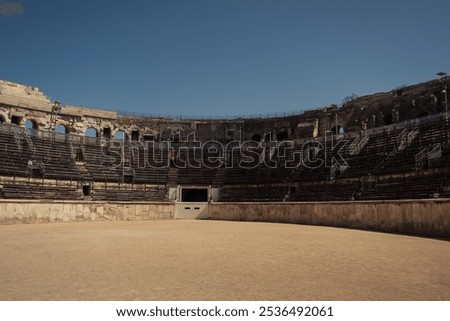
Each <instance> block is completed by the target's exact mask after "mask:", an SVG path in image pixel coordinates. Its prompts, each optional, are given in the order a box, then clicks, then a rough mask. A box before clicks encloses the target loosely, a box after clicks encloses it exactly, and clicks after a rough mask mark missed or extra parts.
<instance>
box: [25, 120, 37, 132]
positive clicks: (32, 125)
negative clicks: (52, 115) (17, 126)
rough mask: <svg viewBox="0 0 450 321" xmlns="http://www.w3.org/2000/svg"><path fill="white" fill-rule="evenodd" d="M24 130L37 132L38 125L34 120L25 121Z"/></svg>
mask: <svg viewBox="0 0 450 321" xmlns="http://www.w3.org/2000/svg"><path fill="white" fill-rule="evenodd" d="M25 128H27V129H29V130H37V129H39V124H38V123H37V121H35V120H34V119H27V120H26V121H25Z"/></svg>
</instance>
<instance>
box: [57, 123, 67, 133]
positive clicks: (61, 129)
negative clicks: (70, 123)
mask: <svg viewBox="0 0 450 321" xmlns="http://www.w3.org/2000/svg"><path fill="white" fill-rule="evenodd" d="M56 133H57V134H59V135H66V134H68V133H69V131H68V130H67V127H66V126H64V125H62V124H61V125H58V126H56Z"/></svg>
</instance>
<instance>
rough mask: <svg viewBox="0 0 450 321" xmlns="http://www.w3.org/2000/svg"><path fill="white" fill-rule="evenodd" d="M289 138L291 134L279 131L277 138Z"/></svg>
mask: <svg viewBox="0 0 450 321" xmlns="http://www.w3.org/2000/svg"><path fill="white" fill-rule="evenodd" d="M286 139H289V134H288V133H287V132H279V133H278V134H277V140H286Z"/></svg>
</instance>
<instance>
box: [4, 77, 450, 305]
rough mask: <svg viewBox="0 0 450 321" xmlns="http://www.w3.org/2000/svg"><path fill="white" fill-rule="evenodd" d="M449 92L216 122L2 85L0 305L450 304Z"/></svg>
mask: <svg viewBox="0 0 450 321" xmlns="http://www.w3.org/2000/svg"><path fill="white" fill-rule="evenodd" d="M447 84H448V79H447V77H446V75H445V76H443V77H441V79H436V80H431V81H426V82H423V83H419V84H416V85H412V86H405V87H400V88H395V89H393V90H391V91H388V92H381V93H376V94H370V95H367V96H361V97H357V96H356V95H353V96H351V97H347V98H346V99H345V100H344V101H343V102H342V104H339V105H331V106H325V107H323V108H316V109H311V110H307V111H302V112H293V113H290V114H282V115H281V114H280V115H265V116H264V115H258V116H251V117H250V116H240V117H237V116H236V117H228V118H216V119H205V118H202V117H192V118H183V117H169V116H160V115H152V116H149V115H139V116H137V115H126V114H120V113H118V112H114V111H108V110H103V109H95V108H88V107H78V106H69V105H63V104H61V103H60V102H58V101H51V100H50V99H49V98H48V97H47V96H46V95H45V94H44V93H42V92H41V91H40V90H39V89H38V88H36V87H32V86H27V85H22V84H17V83H13V82H9V81H0V223H1V224H0V255H1V256H2V258H3V259H2V261H1V263H0V289H1V290H0V300H450V243H449V242H448V240H449V237H450V180H449V178H450V126H449V121H448V106H447V103H448V102H447ZM44 223H48V224H44Z"/></svg>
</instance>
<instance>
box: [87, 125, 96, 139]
mask: <svg viewBox="0 0 450 321" xmlns="http://www.w3.org/2000/svg"><path fill="white" fill-rule="evenodd" d="M84 134H85V136H86V137H90V138H97V137H98V130H97V129H96V128H94V127H88V128H87V129H86V132H85V133H84Z"/></svg>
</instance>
